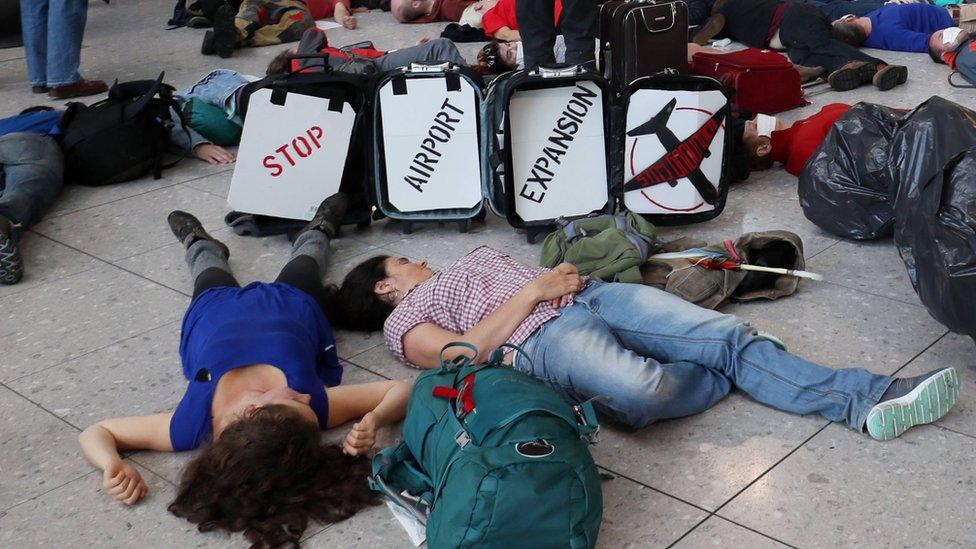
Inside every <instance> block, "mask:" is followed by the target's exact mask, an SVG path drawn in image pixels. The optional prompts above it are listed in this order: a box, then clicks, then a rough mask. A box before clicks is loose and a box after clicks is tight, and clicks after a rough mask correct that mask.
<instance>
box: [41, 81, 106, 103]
mask: <svg viewBox="0 0 976 549" xmlns="http://www.w3.org/2000/svg"><path fill="white" fill-rule="evenodd" d="M106 91H108V86H107V85H105V82H102V81H101V80H85V79H84V78H82V79H81V80H78V81H77V82H73V83H71V84H65V85H64V86H57V87H55V88H51V91H49V92H47V94H48V96H50V97H51V99H70V98H72V97H84V96H86V95H97V94H100V93H105V92H106Z"/></svg>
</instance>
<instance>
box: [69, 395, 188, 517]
mask: <svg viewBox="0 0 976 549" xmlns="http://www.w3.org/2000/svg"><path fill="white" fill-rule="evenodd" d="M172 418H173V412H165V413H162V414H152V415H148V416H133V417H119V418H115V419H106V420H103V421H99V422H98V423H96V424H95V425H92V426H91V427H89V428H87V429H85V430H84V431H82V433H81V435H79V436H78V442H79V443H80V444H81V451H82V453H84V454H85V459H87V460H88V463H91V464H92V465H93V466H95V467H98V468H99V469H101V470H102V486H103V487H104V488H105V493H107V494H108V495H110V496H112V497H113V498H114V499H116V500H118V501H121V502H123V503H125V504H127V505H132V504H134V503H136V502H137V501H139V500H140V499H142V497H143V496H145V495H146V493H147V492H148V491H149V490H148V487H147V486H146V482H145V481H144V480H143V479H142V475H140V474H139V471H137V470H136V469H135V468H134V467H132V466H131V465H129V464H128V463H126V462H125V461H123V460H122V456H120V455H119V451H120V450H158V451H162V452H172V451H173V445H172V443H171V442H170V438H169V422H170V420H171V419H172Z"/></svg>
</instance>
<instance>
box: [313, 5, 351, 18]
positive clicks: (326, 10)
mask: <svg viewBox="0 0 976 549" xmlns="http://www.w3.org/2000/svg"><path fill="white" fill-rule="evenodd" d="M305 4H306V5H307V6H308V11H309V13H311V14H312V19H328V18H330V17H332V16H333V15H334V14H335V6H336V4H342V5H344V6H346V9H347V10H349V13H352V8H350V7H349V0H305Z"/></svg>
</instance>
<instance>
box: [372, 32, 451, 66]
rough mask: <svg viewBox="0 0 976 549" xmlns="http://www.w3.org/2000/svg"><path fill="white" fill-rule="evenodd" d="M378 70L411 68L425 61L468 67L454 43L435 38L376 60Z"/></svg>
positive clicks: (394, 51) (389, 53)
mask: <svg viewBox="0 0 976 549" xmlns="http://www.w3.org/2000/svg"><path fill="white" fill-rule="evenodd" d="M374 61H375V62H376V68H377V69H378V70H379V71H380V72H386V71H389V70H393V69H397V68H400V67H406V66H409V65H410V63H419V62H424V61H450V62H451V63H454V64H455V65H461V66H464V65H467V63H466V62H465V60H464V57H462V56H461V54H460V53H459V52H458V49H457V46H455V45H454V42H453V41H451V40H449V39H447V38H435V39H433V40H430V41H428V42H426V43H424V44H420V45H417V46H410V47H409V48H400V49H398V50H393V51H391V52H388V53H387V54H386V55H384V56H382V57H378V58H376V59H374Z"/></svg>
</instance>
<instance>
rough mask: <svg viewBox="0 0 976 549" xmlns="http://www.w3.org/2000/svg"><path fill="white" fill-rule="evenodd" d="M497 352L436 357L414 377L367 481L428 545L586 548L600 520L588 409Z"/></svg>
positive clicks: (593, 431)
mask: <svg viewBox="0 0 976 549" xmlns="http://www.w3.org/2000/svg"><path fill="white" fill-rule="evenodd" d="M452 346H463V347H467V348H468V349H471V350H472V351H474V353H475V354H477V350H476V349H475V348H474V347H472V346H471V345H468V344H466V343H452V344H449V345H448V346H447V347H445V349H447V348H449V347H452ZM503 347H512V348H514V349H515V350H516V351H518V352H522V351H521V349H519V348H518V347H515V346H510V345H504V346H503ZM441 353H442V356H443V351H441ZM503 353H504V350H503V349H502V348H499V349H497V350H495V351H494V353H492V355H491V358H490V359H489V360H488V362H487V363H485V364H472V363H471V360H470V359H469V358H468V357H464V356H461V357H458V358H456V359H455V360H453V361H450V362H449V361H445V360H443V359H442V360H441V366H440V368H438V369H435V370H431V371H428V372H425V373H423V374H421V375H420V376H419V377H417V380H416V381H415V383H414V387H413V392H412V394H411V396H410V404H409V406H408V408H407V417H406V420H405V421H404V424H403V441H402V442H400V444H399V445H398V446H395V447H393V448H387V449H385V450H382V451H380V452H379V453H378V454H376V456H375V457H374V458H373V474H372V476H371V477H370V486H371V487H372V488H373V489H374V490H376V491H378V492H381V493H383V494H384V495H386V496H387V497H389V498H390V499H391V500H392V501H393V502H394V503H396V504H398V505H400V506H401V507H403V508H404V509H405V510H406V511H407V512H409V513H410V514H411V515H413V516H414V517H415V518H416V519H418V520H419V521H420V522H421V523H422V524H426V527H427V543H428V546H429V547H431V548H432V549H438V548H442V547H444V548H454V547H479V548H482V547H499V548H505V549H511V548H513V547H532V548H534V549H535V548H544V547H559V548H566V547H571V548H584V547H593V546H594V545H595V544H596V537H597V534H598V533H599V530H600V520H601V518H602V516H603V493H602V490H601V487H600V474H599V472H598V471H597V468H596V464H595V463H594V462H593V458H592V456H590V452H589V447H588V446H589V444H590V443H591V440H592V439H593V438H594V437H595V434H596V432H597V430H598V428H599V426H598V424H597V422H596V415H595V413H594V411H593V406H592V405H591V404H590V402H585V403H583V404H581V405H579V406H575V407H574V406H570V405H569V404H567V403H566V401H564V400H563V399H562V398H561V397H560V396H559V395H558V394H556V392H555V391H553V390H552V389H550V388H549V387H547V386H546V385H544V384H543V383H542V382H540V381H538V380H536V379H534V378H532V377H530V376H528V375H525V374H523V373H521V372H518V371H516V370H514V369H512V368H511V367H509V366H506V365H505V364H503V363H502V358H503ZM404 491H406V492H407V493H408V494H409V495H410V496H413V497H405V496H404V495H403V492H404Z"/></svg>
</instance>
